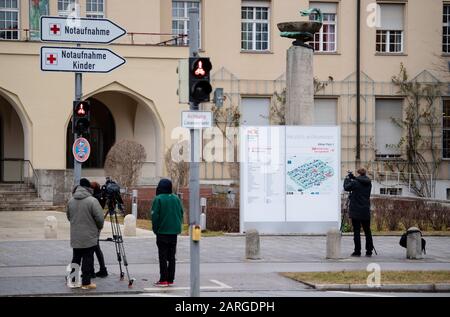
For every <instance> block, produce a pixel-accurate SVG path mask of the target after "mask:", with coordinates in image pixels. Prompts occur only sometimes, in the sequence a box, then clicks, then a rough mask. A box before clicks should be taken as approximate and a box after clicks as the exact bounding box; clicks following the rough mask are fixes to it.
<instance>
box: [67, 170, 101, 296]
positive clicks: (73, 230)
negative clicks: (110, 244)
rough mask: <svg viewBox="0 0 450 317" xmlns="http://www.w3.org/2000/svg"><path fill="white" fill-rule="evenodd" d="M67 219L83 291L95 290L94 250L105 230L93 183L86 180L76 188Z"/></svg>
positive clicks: (73, 259) (81, 181) (74, 260)
mask: <svg viewBox="0 0 450 317" xmlns="http://www.w3.org/2000/svg"><path fill="white" fill-rule="evenodd" d="M67 219H68V220H69V221H70V245H71V247H72V248H73V258H72V263H76V264H77V265H78V266H79V265H80V264H81V262H83V264H82V266H81V273H82V276H81V278H82V286H81V288H82V289H95V288H96V285H95V284H93V283H91V272H93V271H94V249H95V247H96V246H97V243H98V237H99V235H100V230H102V229H103V223H104V218H103V209H102V207H101V206H100V203H99V202H98V200H97V199H95V198H94V197H93V196H92V189H91V183H90V182H89V180H87V179H86V178H82V179H81V180H80V185H79V186H77V187H75V190H74V193H73V195H72V198H71V199H70V200H69V203H68V205H67Z"/></svg>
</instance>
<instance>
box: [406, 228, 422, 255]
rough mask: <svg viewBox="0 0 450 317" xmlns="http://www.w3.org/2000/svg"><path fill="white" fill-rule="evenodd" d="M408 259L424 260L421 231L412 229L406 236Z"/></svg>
mask: <svg viewBox="0 0 450 317" xmlns="http://www.w3.org/2000/svg"><path fill="white" fill-rule="evenodd" d="M406 258H407V259H412V260H419V259H422V258H423V256H422V234H421V233H420V229H419V228H416V227H411V228H409V229H408V231H407V235H406Z"/></svg>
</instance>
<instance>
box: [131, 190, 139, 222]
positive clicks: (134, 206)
mask: <svg viewBox="0 0 450 317" xmlns="http://www.w3.org/2000/svg"><path fill="white" fill-rule="evenodd" d="M137 196H138V191H137V189H133V197H132V205H131V213H132V215H133V216H134V217H135V218H136V219H137V216H138V214H137V213H138V211H137V210H138V209H137V208H138V207H137Z"/></svg>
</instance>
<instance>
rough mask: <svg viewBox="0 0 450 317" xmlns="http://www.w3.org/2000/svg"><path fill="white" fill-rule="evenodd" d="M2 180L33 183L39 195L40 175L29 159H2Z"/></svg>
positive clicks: (0, 167) (0, 161) (0, 166)
mask: <svg viewBox="0 0 450 317" xmlns="http://www.w3.org/2000/svg"><path fill="white" fill-rule="evenodd" d="M0 169H1V173H0V175H1V179H0V181H1V182H5V183H19V184H26V185H28V186H29V185H32V186H33V187H34V188H35V189H36V191H37V194H38V197H39V177H38V175H37V173H36V170H35V169H34V167H33V164H32V163H31V161H29V160H23V159H15V158H5V159H2V160H0Z"/></svg>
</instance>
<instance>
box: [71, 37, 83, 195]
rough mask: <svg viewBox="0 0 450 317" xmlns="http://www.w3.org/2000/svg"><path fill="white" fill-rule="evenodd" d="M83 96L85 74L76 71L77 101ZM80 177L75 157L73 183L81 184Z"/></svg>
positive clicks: (79, 165) (79, 169)
mask: <svg viewBox="0 0 450 317" xmlns="http://www.w3.org/2000/svg"><path fill="white" fill-rule="evenodd" d="M77 46H80V44H78V45H77ZM82 97H83V74H82V73H75V101H81V98H82ZM72 114H73V113H72ZM73 120H75V118H74V117H73V116H72V122H73ZM73 126H74V125H73V124H72V127H73ZM72 132H73V140H74V141H75V140H76V139H77V138H78V135H77V134H76V132H75V129H73V131H72ZM80 179H81V163H80V162H78V161H77V160H76V159H75V158H74V160H73V185H74V186H77V185H78V184H80Z"/></svg>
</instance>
